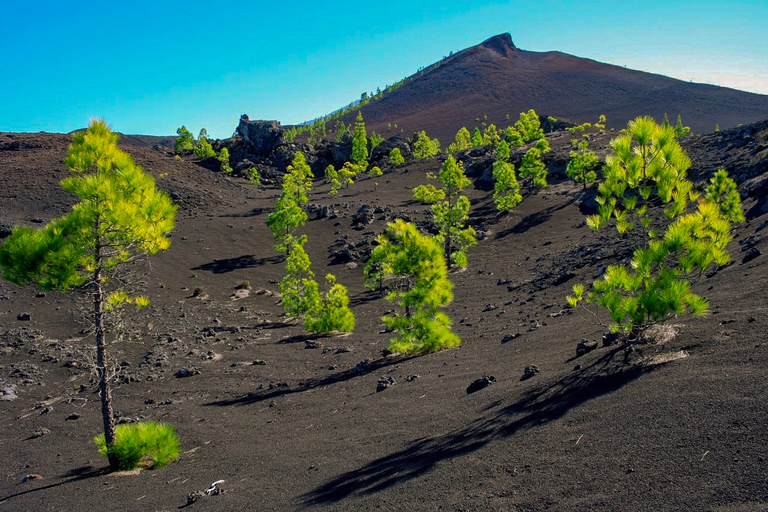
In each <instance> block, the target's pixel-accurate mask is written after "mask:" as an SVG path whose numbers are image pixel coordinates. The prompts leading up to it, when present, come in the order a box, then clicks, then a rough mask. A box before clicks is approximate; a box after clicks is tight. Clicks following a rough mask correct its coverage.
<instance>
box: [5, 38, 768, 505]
mask: <svg viewBox="0 0 768 512" xmlns="http://www.w3.org/2000/svg"><path fill="white" fill-rule="evenodd" d="M486 50H488V48H486ZM491 50H492V49H491ZM478 51H480V50H478ZM493 51H495V50H493ZM510 51H513V50H510ZM446 66H447V64H446ZM436 71H437V72H439V71H440V69H438V70H436ZM610 136H611V135H610V134H603V135H599V134H594V136H593V141H592V147H593V148H595V149H596V150H597V151H598V153H599V154H601V155H604V154H605V153H606V148H607V144H608V141H609V138H610ZM548 138H549V139H550V142H551V144H552V147H553V152H552V153H550V154H548V155H547V157H546V162H547V163H548V165H549V166H550V171H551V173H552V176H551V178H550V186H549V187H548V188H546V189H544V190H541V191H538V192H528V193H526V197H525V199H524V201H523V202H522V203H521V204H520V205H519V206H518V207H517V208H516V209H515V210H513V211H512V212H511V213H510V214H509V215H504V216H500V215H498V214H497V213H496V212H495V209H494V207H493V202H492V190H489V182H488V181H487V176H488V170H489V167H490V164H491V162H492V159H491V158H490V156H489V155H488V153H487V151H484V150H482V149H475V150H472V151H469V152H466V153H464V154H463V155H462V157H463V159H464V160H465V162H466V163H467V169H468V174H469V175H470V176H471V179H472V180H473V186H472V187H470V190H469V197H470V199H471V202H472V210H471V222H472V224H473V225H474V226H475V227H476V228H477V229H478V230H479V231H481V232H482V233H483V239H482V240H481V241H480V242H479V244H478V245H477V246H476V247H474V248H472V249H471V250H470V251H469V255H468V256H469V266H468V268H467V269H466V270H463V271H459V272H453V273H452V274H451V276H450V277H451V280H452V281H453V283H454V286H455V288H454V292H455V300H454V302H453V303H452V304H451V305H450V306H449V307H448V308H447V313H448V314H449V315H450V317H451V318H452V319H453V324H454V329H455V331H456V332H457V333H458V334H459V335H460V336H461V338H462V345H461V347H460V348H458V349H453V350H446V351H443V352H440V353H436V354H431V355H426V356H421V357H397V356H384V355H382V349H384V348H385V347H386V346H387V343H388V338H389V337H390V335H389V334H387V333H385V332H383V325H382V322H381V321H380V317H381V315H382V314H384V312H385V311H386V310H388V309H390V308H391V307H392V306H391V304H390V303H389V302H387V301H386V300H385V299H382V298H380V297H378V295H377V294H375V293H372V292H369V291H368V290H366V289H365V288H364V287H363V286H362V268H363V263H364V255H365V251H366V250H367V249H370V242H371V240H372V239H373V238H374V236H375V234H376V233H380V232H381V231H382V230H383V229H384V227H385V225H386V222H387V221H391V220H393V219H394V218H408V219H411V220H413V221H416V222H421V223H423V222H425V221H426V220H427V218H428V217H427V209H426V207H424V206H422V205H419V204H415V203H414V202H413V201H412V195H411V194H412V189H413V187H414V186H416V185H419V184H423V183H425V182H426V177H425V175H426V173H427V171H435V170H437V169H439V167H440V159H439V158H437V159H429V160H426V161H409V162H407V163H406V165H405V166H404V167H403V168H400V169H398V170H396V171H390V170H388V172H387V173H386V174H385V175H384V176H382V178H381V179H380V185H379V186H378V188H375V187H374V184H373V182H372V181H371V180H368V179H362V180H360V181H359V182H357V183H356V184H354V185H353V186H352V188H350V189H349V190H345V191H343V192H342V194H341V195H339V196H337V197H332V196H330V195H329V194H328V191H329V185H328V184H327V183H325V182H324V181H323V180H316V181H315V187H314V190H313V193H312V196H311V198H310V203H311V207H310V213H311V215H310V220H309V222H308V224H307V227H306V232H307V234H308V235H309V242H308V245H307V249H308V251H309V253H310V255H311V257H312V260H313V263H314V269H315V272H316V273H317V275H318V277H320V278H322V276H323V275H324V274H325V273H327V272H333V273H334V274H336V276H337V277H338V279H339V281H340V282H342V283H343V284H345V285H346V286H348V287H349V289H350V297H351V300H352V307H353V310H354V312H355V314H356V316H357V328H356V330H355V332H354V333H352V334H351V335H349V336H343V337H329V338H312V337H309V336H307V335H306V334H305V333H304V332H303V329H302V328H301V327H300V326H298V325H294V324H291V323H284V319H283V318H282V317H281V311H282V310H281V306H280V305H279V302H278V300H277V298H276V296H275V295H274V292H275V291H276V290H277V280H279V279H280V277H281V276H282V273H283V266H284V262H283V259H282V257H281V256H280V255H278V254H277V253H276V252H275V251H274V250H273V248H272V245H273V241H272V237H271V234H270V232H269V230H268V229H267V227H266V226H265V220H266V218H267V215H268V213H269V212H270V211H271V210H272V209H273V207H274V205H275V202H276V199H277V197H278V195H279V192H280V190H279V189H278V188H277V187H276V186H267V187H256V186H254V185H252V184H251V183H249V182H247V181H246V180H243V179H241V178H236V177H231V176H226V175H223V174H222V173H220V172H216V171H210V170H208V169H206V168H204V167H203V166H201V165H199V163H198V162H197V161H195V160H194V158H191V157H187V158H184V159H177V158H174V155H173V154H172V153H171V151H170V150H169V149H168V148H167V147H165V146H164V145H162V144H151V143H147V140H148V139H147V140H144V139H142V138H136V137H125V138H124V139H123V140H122V141H121V145H122V147H123V149H125V150H126V151H128V152H129V153H131V154H132V155H133V156H134V157H135V159H136V160H137V162H138V163H139V164H140V165H142V166H144V167H145V168H146V169H147V170H148V171H149V172H151V173H152V174H153V175H154V176H155V177H156V178H157V180H158V185H159V186H160V187H161V188H163V189H164V190H166V191H168V192H169V193H170V194H171V195H172V197H173V198H174V200H175V201H176V202H177V203H178V204H179V205H180V210H179V214H178V218H177V227H176V229H175V230H174V232H173V234H172V245H171V248H170V250H169V251H167V252H166V253H163V254H160V255H157V256H156V257H153V258H152V265H151V270H150V273H149V274H148V276H147V277H146V285H147V294H148V295H149V297H150V299H151V301H152V302H151V304H150V306H149V307H148V308H147V309H146V310H145V311H143V312H141V313H135V314H132V315H131V321H132V323H131V330H130V331H129V333H128V336H127V337H126V338H125V339H124V340H121V341H119V342H116V343H113V344H112V345H110V348H109V350H110V352H111V354H112V357H113V358H114V360H115V361H116V362H118V363H119V367H120V370H119V373H118V375H117V380H118V383H117V385H116V389H115V392H114V400H115V407H116V410H117V411H118V415H119V417H120V418H122V421H133V420H135V419H137V418H138V419H154V420H161V421H168V422H171V423H172V424H173V425H174V426H175V427H176V429H177V432H178V433H179V436H180V438H181V443H182V450H183V454H182V456H181V457H180V459H179V460H178V461H177V462H176V463H174V464H171V465H169V466H167V467H165V468H162V469H160V470H156V471H143V472H141V473H139V474H137V475H122V476H115V475H109V474H107V473H106V472H105V471H104V470H105V467H106V466H107V464H106V461H105V460H102V459H100V458H99V457H98V455H97V452H96V448H95V445H94V444H93V442H92V438H93V436H95V435H96V434H98V433H99V432H100V429H101V413H100V408H99V399H98V394H97V393H96V386H95V383H94V380H93V373H92V370H93V352H94V349H93V346H92V345H93V341H92V340H91V339H90V338H84V335H83V332H82V329H83V327H84V325H85V324H84V322H83V318H82V315H81V312H80V309H79V308H78V307H77V305H76V302H75V300H74V299H75V297H74V296H72V295H67V294H61V293H56V292H48V293H40V290H37V289H35V288H34V287H26V288H19V287H16V286H14V285H11V284H9V283H7V282H4V281H0V306H2V307H0V325H1V326H2V327H1V328H0V388H2V389H5V390H13V394H14V395H16V396H17V398H16V399H15V400H10V401H5V400H4V401H0V442H1V443H2V445H3V457H2V458H1V459H0V508H1V509H3V510H99V509H105V508H109V509H110V510H169V509H174V508H182V507H184V506H185V505H186V504H187V495H188V494H189V493H192V492H194V491H198V490H205V489H207V488H208V486H209V485H210V484H211V483H212V482H214V481H217V480H222V479H223V480H225V481H226V482H225V483H224V484H222V485H221V486H222V487H223V489H224V490H225V491H226V492H225V493H224V494H221V495H218V496H210V497H204V498H202V499H201V501H199V502H197V503H193V504H192V505H191V506H190V507H189V508H190V510H195V509H200V510H264V509H274V510H296V509H326V510H356V511H357V510H500V511H501V510H504V511H508V510H526V511H527V510H541V509H545V508H551V509H555V510H681V509H686V510H691V509H695V510H712V509H717V510H755V509H760V508H761V507H765V506H766V503H768V482H767V481H766V479H765V468H766V461H768V423H766V421H765V418H766V417H767V416H768V400H767V399H766V396H768V343H767V342H766V337H765V332H766V331H768V316H767V315H766V303H765V293H764V288H765V283H766V277H768V266H766V261H765V252H766V248H765V242H764V240H763V239H762V238H763V233H764V231H763V230H764V228H765V226H766V223H767V222H768V206H767V205H766V201H765V197H766V190H767V189H768V185H767V183H768V121H763V122H761V123H758V124H753V125H749V126H744V127H742V128H739V129H734V130H729V131H722V132H719V133H712V134H708V135H704V136H701V137H696V138H689V139H688V140H686V142H685V148H686V150H687V151H688V152H689V154H690V155H691V157H692V159H693V164H694V165H693V168H692V175H693V176H694V177H695V178H697V179H702V180H703V179H707V178H708V177H709V176H710V175H711V174H712V172H713V171H714V170H716V169H717V168H719V167H726V168H727V169H728V170H729V171H730V173H731V175H733V176H734V177H736V178H737V179H738V181H739V183H740V191H741V192H742V196H743V197H744V209H745V211H746V212H747V217H748V219H747V222H746V223H744V224H742V225H740V226H738V228H737V229H736V235H735V238H734V241H733V243H732V245H731V251H732V253H733V259H732V262H731V263H729V264H728V265H727V266H725V267H724V268H722V269H720V270H719V271H717V272H711V273H709V274H707V275H706V276H702V279H701V280H700V281H699V282H698V283H697V284H696V285H695V290H696V291H697V292H698V293H702V294H704V295H705V296H706V297H708V298H709V299H710V301H711V309H712V313H711V314H710V315H709V316H705V317H701V318H690V317H682V318H679V319H674V320H673V321H671V322H670V324H671V325H670V329H669V330H668V331H667V334H668V336H665V337H662V338H660V339H659V340H658V342H657V343H654V344H648V345H642V346H640V345H638V346H637V350H636V351H635V352H632V353H630V354H626V353H625V352H624V350H623V348H622V347H620V346H617V345H609V346H602V344H601V345H600V346H599V347H598V348H597V349H596V350H594V351H592V352H590V353H588V354H585V355H582V356H580V357H577V355H576V346H577V344H578V343H579V341H580V340H581V339H582V338H587V339H588V340H596V341H599V340H600V339H601V335H602V333H603V331H604V328H603V327H602V326H601V325H599V324H597V323H595V321H594V319H593V318H592V317H590V316H589V315H585V314H583V313H579V312H578V311H576V312H575V311H573V310H570V309H569V308H567V307H566V301H565V295H566V294H567V293H569V291H570V288H571V286H572V284H574V283H577V282H586V281H589V280H592V279H594V278H595V277H596V276H598V275H599V273H600V272H601V268H602V267H603V266H604V265H607V264H611V263H613V262H616V261H618V260H619V259H621V258H624V257H625V256H626V254H627V253H626V249H627V245H626V241H625V240H622V239H621V238H617V237H615V236H609V234H608V233H607V232H598V233H596V232H593V231H591V230H590V229H589V228H588V227H586V226H585V225H584V222H583V221H584V217H585V215H587V214H589V213H591V212H593V211H594V208H595V206H596V205H595V202H594V199H593V196H594V192H592V191H591V190H587V191H586V192H585V191H582V189H581V186H580V185H575V184H573V183H572V182H571V181H569V180H567V179H565V177H564V175H563V171H564V165H565V162H567V158H568V150H569V148H570V140H571V138H572V135H571V134H570V133H567V132H563V131H558V132H555V133H552V134H548ZM70 140H71V139H70V137H69V136H67V135H60V134H7V133H6V134H0V170H2V172H0V202H1V203H2V208H1V209H0V236H7V233H8V229H9V228H10V227H11V226H13V225H16V224H24V225H29V226H37V225H40V223H42V222H46V221H48V220H50V219H51V218H53V217H55V216H57V215H60V214H62V213H64V212H66V211H67V210H68V208H69V207H70V206H71V204H72V199H71V197H70V196H69V195H68V194H67V193H66V192H64V191H62V190H61V189H60V188H59V187H58V182H59V180H61V179H62V178H63V177H64V176H66V170H65V168H64V165H63V164H62V159H63V157H64V154H65V152H66V148H67V145H68V144H69V141H70ZM150 142H151V141H150ZM520 156H521V151H517V152H516V153H515V154H514V155H513V160H514V161H516V162H519V159H520ZM748 255H752V256H750V257H747V256H748ZM245 280H248V281H249V282H250V286H251V290H250V293H249V294H243V293H239V294H236V293H235V292H236V290H235V289H236V288H237V287H238V285H240V284H242V283H243V281H245ZM196 288H200V289H201V291H202V293H195V292H194V290H195V289H196ZM24 313H26V314H29V319H28V320H25V319H24V318H26V317H25V316H23V315H22V314H24ZM529 365H536V366H537V367H538V369H539V373H538V374H536V375H535V376H534V377H532V378H530V379H527V380H523V379H522V378H521V377H522V375H523V372H524V369H525V368H526V367H527V366H529ZM182 368H187V369H189V370H191V371H190V372H189V373H191V374H192V375H191V376H189V377H186V378H178V377H176V376H175V375H176V373H177V372H178V371H179V370H180V369H182ZM198 371H199V373H198ZM483 375H488V376H493V377H494V378H495V382H494V383H493V384H492V385H491V386H489V387H487V388H485V389H482V390H480V391H478V392H476V393H473V394H468V393H467V391H466V389H467V387H468V386H469V385H470V384H471V383H472V382H473V381H474V380H475V379H478V378H480V377H481V376H483ZM389 379H391V380H389ZM379 382H386V383H389V382H393V383H394V385H389V386H388V387H386V389H384V390H383V391H380V392H377V388H378V386H379ZM4 396H6V397H7V396H9V395H7V394H6V395H4ZM28 475H38V476H40V477H41V478H36V477H28ZM30 478H31V479H30Z"/></svg>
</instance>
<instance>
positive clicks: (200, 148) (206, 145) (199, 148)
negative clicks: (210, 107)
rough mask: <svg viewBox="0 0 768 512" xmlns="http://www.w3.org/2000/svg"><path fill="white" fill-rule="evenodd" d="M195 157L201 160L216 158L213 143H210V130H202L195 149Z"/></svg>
mask: <svg viewBox="0 0 768 512" xmlns="http://www.w3.org/2000/svg"><path fill="white" fill-rule="evenodd" d="M193 151H194V153H195V155H197V156H198V157H200V158H210V157H212V156H216V152H215V151H214V150H213V147H212V146H211V143H210V142H208V130H206V129H205V128H202V129H201V130H200V135H198V136H197V143H196V144H195V147H194V149H193Z"/></svg>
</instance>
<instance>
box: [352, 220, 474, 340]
mask: <svg viewBox="0 0 768 512" xmlns="http://www.w3.org/2000/svg"><path fill="white" fill-rule="evenodd" d="M377 241H378V245H377V246H376V247H375V248H374V249H373V252H372V253H371V259H370V260H369V264H368V266H371V265H373V264H375V265H378V266H380V268H381V271H380V276H381V279H382V280H383V281H388V282H389V285H388V288H389V293H388V294H387V300H390V301H393V302H396V303H397V305H398V306H400V307H401V308H402V309H403V310H402V311H401V312H393V313H391V314H389V315H387V316H384V317H382V321H383V322H384V323H385V325H386V326H387V329H388V330H390V331H392V332H394V333H396V334H397V336H396V337H394V338H392V339H391V340H390V344H389V350H390V351H392V352H396V353H403V354H407V353H417V354H418V353H425V352H435V351H438V350H442V349H445V348H450V347H454V346H457V345H459V344H460V343H461V340H460V339H459V337H458V336H456V334H454V333H453V332H451V329H450V326H451V321H450V319H449V318H448V316H447V315H445V314H444V313H442V312H441V311H440V310H439V309H440V308H442V307H444V306H446V305H447V304H449V303H450V302H451V300H452V299H453V293H452V292H451V289H452V287H453V285H452V284H451V282H450V281H449V280H448V277H447V270H446V266H445V259H444V258H443V255H442V251H441V249H440V246H439V245H438V244H437V243H436V242H435V241H434V240H433V239H432V238H430V237H428V236H424V235H421V234H420V233H419V231H418V229H417V228H416V226H415V225H414V224H412V223H407V222H405V221H403V220H402V219H397V220H395V221H394V222H391V223H389V224H388V228H387V231H386V233H385V234H382V235H379V237H378V238H377ZM371 274H375V272H369V271H368V268H366V275H371Z"/></svg>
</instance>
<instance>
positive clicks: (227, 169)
mask: <svg viewBox="0 0 768 512" xmlns="http://www.w3.org/2000/svg"><path fill="white" fill-rule="evenodd" d="M216 158H217V159H218V160H219V162H221V172H223V173H226V174H230V173H231V172H232V167H231V166H230V165H229V150H228V149H227V148H221V151H220V152H219V156H218V157H216Z"/></svg>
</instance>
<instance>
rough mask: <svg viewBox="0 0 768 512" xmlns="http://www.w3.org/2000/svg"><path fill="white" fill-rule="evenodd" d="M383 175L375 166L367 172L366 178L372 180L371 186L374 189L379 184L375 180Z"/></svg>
mask: <svg viewBox="0 0 768 512" xmlns="http://www.w3.org/2000/svg"><path fill="white" fill-rule="evenodd" d="M383 174H384V173H383V172H382V171H381V169H379V168H378V167H377V166H375V165H374V166H373V167H371V170H370V171H368V177H369V178H371V179H372V180H374V182H373V186H374V188H376V187H378V186H379V182H378V181H377V180H376V178H378V177H379V176H381V175H383Z"/></svg>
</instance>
